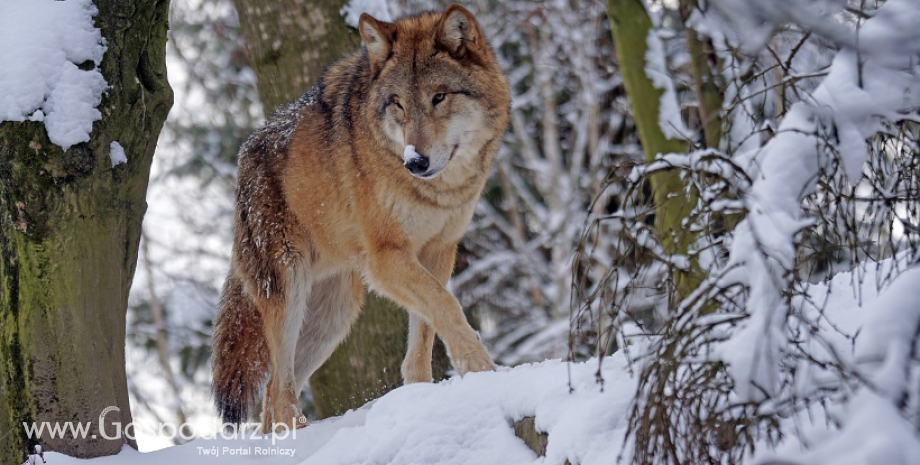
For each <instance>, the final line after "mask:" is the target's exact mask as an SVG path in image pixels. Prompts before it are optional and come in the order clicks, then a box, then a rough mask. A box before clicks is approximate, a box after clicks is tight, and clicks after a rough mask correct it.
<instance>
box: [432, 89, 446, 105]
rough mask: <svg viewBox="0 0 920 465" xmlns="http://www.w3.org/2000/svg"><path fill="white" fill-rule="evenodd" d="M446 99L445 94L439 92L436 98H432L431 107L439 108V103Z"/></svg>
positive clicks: (435, 95)
mask: <svg viewBox="0 0 920 465" xmlns="http://www.w3.org/2000/svg"><path fill="white" fill-rule="evenodd" d="M444 97H447V96H446V95H444V92H438V93H437V94H434V97H431V106H437V105H438V104H439V103H441V102H443V101H444Z"/></svg>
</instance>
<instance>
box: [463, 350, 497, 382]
mask: <svg viewBox="0 0 920 465" xmlns="http://www.w3.org/2000/svg"><path fill="white" fill-rule="evenodd" d="M454 368H455V369H456V370H457V373H460V375H461V376H463V375H465V374H467V373H469V372H473V371H495V369H496V368H497V366H496V365H495V362H493V361H492V357H489V354H488V353H486V351H485V350H482V351H477V352H473V353H466V354H463V355H462V356H459V357H456V358H455V359H454Z"/></svg>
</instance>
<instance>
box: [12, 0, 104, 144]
mask: <svg viewBox="0 0 920 465" xmlns="http://www.w3.org/2000/svg"><path fill="white" fill-rule="evenodd" d="M96 13H97V10H96V7H95V6H94V5H93V2H92V0H68V1H66V2H61V1H55V0H4V1H3V2H0V63H2V64H3V65H2V66H0V121H25V120H31V121H44V123H45V129H46V130H47V131H48V138H49V139H50V140H51V142H53V143H55V144H57V145H59V146H61V148H62V149H64V150H67V149H68V148H70V146H72V145H74V144H78V143H80V142H86V141H88V140H89V134H90V132H92V129H93V122H94V121H98V120H99V119H101V117H102V114H101V113H100V112H99V110H97V109H96V106H98V105H99V103H100V102H101V101H102V92H103V91H104V90H105V88H106V82H105V79H104V78H103V77H102V73H101V72H100V71H99V68H98V66H99V63H100V62H101V61H102V55H103V54H104V53H105V49H106V47H105V40H104V39H103V37H102V34H101V33H100V31H99V29H97V28H96V27H95V26H94V25H93V16H94V15H95V14H96ZM86 68H90V69H86Z"/></svg>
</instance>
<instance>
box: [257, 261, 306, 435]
mask: <svg viewBox="0 0 920 465" xmlns="http://www.w3.org/2000/svg"><path fill="white" fill-rule="evenodd" d="M310 292H311V282H310V279H309V276H308V275H307V273H306V272H305V270H303V269H302V268H301V267H293V268H291V269H289V270H288V272H287V276H286V286H285V295H284V304H283V305H271V304H270V303H269V302H263V303H262V304H261V305H260V310H261V313H262V321H263V324H264V326H265V336H266V339H267V341H268V351H269V355H270V357H271V377H270V378H269V380H268V385H267V386H266V389H265V401H264V403H263V405H262V432H263V433H269V432H271V431H272V430H273V429H275V428H276V427H277V428H281V427H282V426H281V425H286V426H287V427H288V428H298V427H303V426H306V418H304V417H303V412H302V411H301V409H300V404H299V403H298V400H297V395H298V393H299V392H300V386H297V385H296V383H295V377H294V354H295V352H296V348H297V338H298V335H299V333H300V331H299V330H300V326H301V324H302V322H303V319H304V315H305V313H306V310H307V309H306V305H307V300H308V299H309V298H310Z"/></svg>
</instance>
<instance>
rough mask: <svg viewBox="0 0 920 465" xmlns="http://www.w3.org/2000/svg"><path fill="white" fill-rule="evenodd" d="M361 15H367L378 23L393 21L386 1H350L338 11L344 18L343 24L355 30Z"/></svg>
mask: <svg viewBox="0 0 920 465" xmlns="http://www.w3.org/2000/svg"><path fill="white" fill-rule="evenodd" d="M361 13H367V14H369V15H371V16H373V17H374V19H377V20H380V21H393V17H392V16H390V9H389V8H388V7H387V2H386V0H351V1H349V2H348V3H346V4H345V6H343V7H342V9H341V10H340V11H339V14H341V15H342V16H344V17H345V22H346V23H347V24H348V25H349V26H351V27H353V28H355V29H357V28H358V19H360V18H361Z"/></svg>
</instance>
